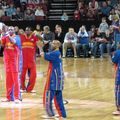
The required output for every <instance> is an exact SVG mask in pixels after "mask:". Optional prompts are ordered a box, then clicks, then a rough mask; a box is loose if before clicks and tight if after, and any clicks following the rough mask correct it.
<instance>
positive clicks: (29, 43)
mask: <svg viewBox="0 0 120 120" xmlns="http://www.w3.org/2000/svg"><path fill="white" fill-rule="evenodd" d="M20 38H21V44H22V55H23V67H25V66H27V67H28V66H29V67H30V66H32V65H34V63H35V53H36V42H37V41H38V38H37V37H36V36H35V35H34V34H32V35H30V36H29V37H27V36H26V35H20Z"/></svg>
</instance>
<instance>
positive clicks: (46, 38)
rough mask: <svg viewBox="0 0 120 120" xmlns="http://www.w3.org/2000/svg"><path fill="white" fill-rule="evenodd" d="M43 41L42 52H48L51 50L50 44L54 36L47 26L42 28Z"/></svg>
mask: <svg viewBox="0 0 120 120" xmlns="http://www.w3.org/2000/svg"><path fill="white" fill-rule="evenodd" d="M43 40H44V47H43V51H44V52H48V51H50V50H51V46H50V43H51V42H52V41H53V40H55V34H54V33H53V32H51V31H50V27H49V26H44V27H43Z"/></svg>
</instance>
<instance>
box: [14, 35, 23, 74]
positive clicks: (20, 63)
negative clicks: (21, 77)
mask: <svg viewBox="0 0 120 120" xmlns="http://www.w3.org/2000/svg"><path fill="white" fill-rule="evenodd" d="M15 40H16V45H17V46H18V48H19V71H20V72H21V71H22V45H21V39H20V36H19V35H16V36H15Z"/></svg>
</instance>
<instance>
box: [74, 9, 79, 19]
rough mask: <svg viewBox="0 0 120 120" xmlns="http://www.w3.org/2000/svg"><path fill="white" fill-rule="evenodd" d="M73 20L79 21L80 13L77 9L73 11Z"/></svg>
mask: <svg viewBox="0 0 120 120" xmlns="http://www.w3.org/2000/svg"><path fill="white" fill-rule="evenodd" d="M74 20H80V12H79V10H77V9H76V10H75V11H74Z"/></svg>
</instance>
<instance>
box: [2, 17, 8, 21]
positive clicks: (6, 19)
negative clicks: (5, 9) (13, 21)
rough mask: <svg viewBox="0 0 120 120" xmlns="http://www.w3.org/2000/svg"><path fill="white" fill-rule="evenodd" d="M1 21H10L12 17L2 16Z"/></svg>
mask: <svg viewBox="0 0 120 120" xmlns="http://www.w3.org/2000/svg"><path fill="white" fill-rule="evenodd" d="M1 20H2V21H10V17H9V16H2V17H1Z"/></svg>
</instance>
